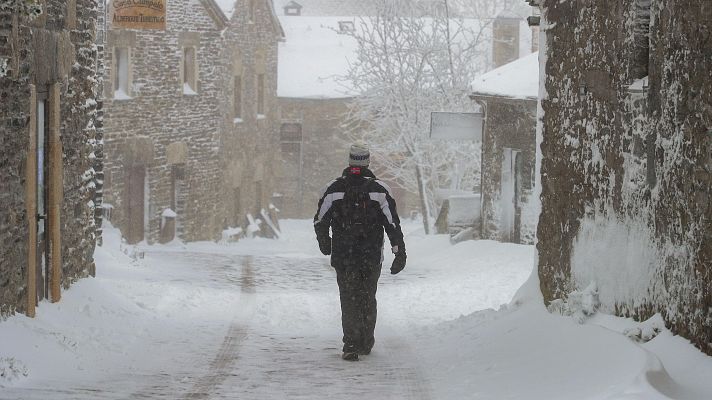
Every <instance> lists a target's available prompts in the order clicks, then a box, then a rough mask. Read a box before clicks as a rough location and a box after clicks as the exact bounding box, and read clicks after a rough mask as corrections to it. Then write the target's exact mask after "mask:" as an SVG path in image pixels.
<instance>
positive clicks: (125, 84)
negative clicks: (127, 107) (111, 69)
mask: <svg viewBox="0 0 712 400" xmlns="http://www.w3.org/2000/svg"><path fill="white" fill-rule="evenodd" d="M114 57H115V61H116V64H115V65H116V71H115V73H114V98H115V99H128V98H129V49H128V48H126V47H117V48H116V49H115V51H114Z"/></svg>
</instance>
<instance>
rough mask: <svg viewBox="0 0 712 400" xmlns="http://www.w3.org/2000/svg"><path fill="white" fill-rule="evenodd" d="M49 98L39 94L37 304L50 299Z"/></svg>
mask: <svg viewBox="0 0 712 400" xmlns="http://www.w3.org/2000/svg"><path fill="white" fill-rule="evenodd" d="M49 108H50V107H49V96H48V92H47V91H44V92H39V91H38V92H37V104H36V110H35V111H36V113H37V132H36V134H37V165H36V169H35V171H37V187H36V193H37V199H36V202H37V203H36V204H37V218H36V219H37V243H36V246H37V263H36V264H35V265H36V274H35V277H36V282H37V303H38V304H39V302H40V301H42V300H44V299H47V298H49V289H50V288H49V281H50V279H49V278H50V262H49V254H50V252H49V232H48V231H49V229H48V219H47V204H48V190H47V188H48V186H49V185H48V176H49V173H48V172H49V171H48V162H47V161H48V160H49V139H48V138H49Z"/></svg>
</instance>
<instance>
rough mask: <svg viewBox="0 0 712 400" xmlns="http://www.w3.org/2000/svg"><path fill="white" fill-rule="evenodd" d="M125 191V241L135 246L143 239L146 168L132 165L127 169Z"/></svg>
mask: <svg viewBox="0 0 712 400" xmlns="http://www.w3.org/2000/svg"><path fill="white" fill-rule="evenodd" d="M126 189H127V192H128V196H127V200H128V202H127V209H126V215H127V218H128V232H127V234H126V241H127V242H128V243H129V244H136V243H138V242H140V241H142V240H143V239H144V226H145V219H144V216H145V210H146V207H145V204H146V198H145V195H146V190H145V189H146V167H144V166H143V165H134V166H131V167H130V168H129V169H128V175H127V182H126Z"/></svg>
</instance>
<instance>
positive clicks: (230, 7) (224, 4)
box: [214, 0, 236, 19]
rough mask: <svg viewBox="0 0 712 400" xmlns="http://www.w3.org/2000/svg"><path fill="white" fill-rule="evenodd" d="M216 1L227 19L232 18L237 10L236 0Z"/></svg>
mask: <svg viewBox="0 0 712 400" xmlns="http://www.w3.org/2000/svg"><path fill="white" fill-rule="evenodd" d="M214 1H215V3H216V4H217V5H218V7H220V10H222V12H223V14H225V17H227V19H231V18H232V13H233V11H235V2H236V0H214Z"/></svg>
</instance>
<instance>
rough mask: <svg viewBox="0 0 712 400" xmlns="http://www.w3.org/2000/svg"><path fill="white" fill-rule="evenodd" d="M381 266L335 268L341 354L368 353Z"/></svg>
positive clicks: (374, 324) (370, 346)
mask: <svg viewBox="0 0 712 400" xmlns="http://www.w3.org/2000/svg"><path fill="white" fill-rule="evenodd" d="M380 275H381V265H380V264H379V265H376V266H364V265H362V266H360V268H358V267H356V268H354V267H353V266H351V268H348V269H340V268H337V269H336V281H337V282H338V284H339V295H340V297H341V325H342V327H343V329H344V351H345V352H353V351H365V352H369V351H371V348H372V347H373V343H374V341H375V340H374V338H373V331H374V330H375V329H376V289H377V286H378V278H379V277H380Z"/></svg>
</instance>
